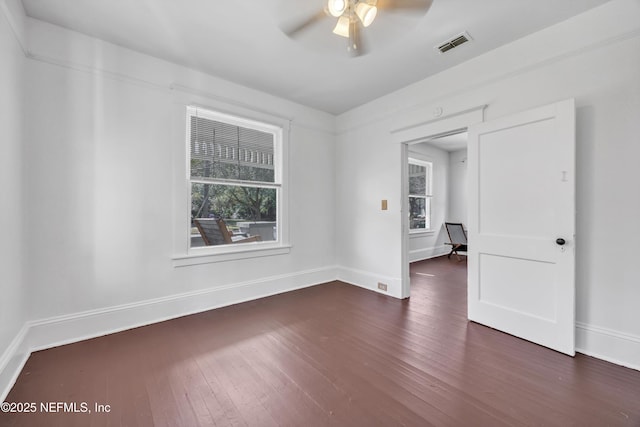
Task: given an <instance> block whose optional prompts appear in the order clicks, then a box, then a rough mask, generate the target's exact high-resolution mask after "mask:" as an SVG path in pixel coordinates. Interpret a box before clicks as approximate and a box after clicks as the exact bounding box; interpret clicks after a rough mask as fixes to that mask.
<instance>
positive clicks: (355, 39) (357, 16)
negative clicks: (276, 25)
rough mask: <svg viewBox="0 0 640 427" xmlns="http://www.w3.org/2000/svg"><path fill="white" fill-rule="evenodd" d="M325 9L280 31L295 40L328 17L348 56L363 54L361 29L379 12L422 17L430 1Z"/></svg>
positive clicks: (334, 4)
mask: <svg viewBox="0 0 640 427" xmlns="http://www.w3.org/2000/svg"><path fill="white" fill-rule="evenodd" d="M323 1H324V2H325V6H324V8H323V9H321V10H320V11H318V12H317V13H315V14H313V15H311V16H309V17H307V18H306V19H304V20H302V21H299V22H297V23H295V24H293V25H290V26H289V27H288V28H284V29H283V31H284V32H285V34H287V35H288V36H290V37H297V36H298V35H299V34H300V33H301V32H303V31H304V30H306V29H308V28H309V27H311V26H312V25H314V24H315V23H317V22H319V21H321V20H323V19H325V18H327V17H330V18H337V21H336V25H335V27H334V28H333V33H334V34H336V35H338V36H341V37H344V38H346V39H347V40H348V42H347V52H348V53H349V54H350V55H351V56H360V55H364V54H365V53H366V48H365V46H364V45H363V43H362V39H361V32H362V29H363V28H365V27H368V26H369V25H371V24H372V23H373V21H374V20H375V19H376V16H378V10H382V11H389V10H408V11H415V12H416V13H421V14H422V13H425V12H426V11H427V10H428V9H429V7H431V3H432V2H433V0H323Z"/></svg>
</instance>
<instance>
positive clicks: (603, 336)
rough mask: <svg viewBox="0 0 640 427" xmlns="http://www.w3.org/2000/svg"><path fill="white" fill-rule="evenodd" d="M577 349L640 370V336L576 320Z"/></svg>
mask: <svg viewBox="0 0 640 427" xmlns="http://www.w3.org/2000/svg"><path fill="white" fill-rule="evenodd" d="M576 351H577V352H578V353H582V354H585V355H587V356H592V357H595V358H596V359H602V360H605V361H607V362H611V363H614V364H616V365H620V366H624V367H626V368H631V369H635V370H637V371H640V362H638V361H640V336H638V335H633V334H629V333H625V332H619V331H615V330H613V329H608V328H603V327H600V326H595V325H589V324H586V323H583V322H576Z"/></svg>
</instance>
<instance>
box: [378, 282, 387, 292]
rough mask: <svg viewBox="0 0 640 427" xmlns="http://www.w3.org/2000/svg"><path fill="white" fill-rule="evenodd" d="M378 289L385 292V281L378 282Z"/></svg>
mask: <svg viewBox="0 0 640 427" xmlns="http://www.w3.org/2000/svg"><path fill="white" fill-rule="evenodd" d="M378 289H380V290H381V291H385V292H387V284H386V283H382V282H378Z"/></svg>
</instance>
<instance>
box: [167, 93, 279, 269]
mask: <svg viewBox="0 0 640 427" xmlns="http://www.w3.org/2000/svg"><path fill="white" fill-rule="evenodd" d="M180 110H181V111H182V113H181V114H180V116H181V119H182V121H183V125H182V126H181V128H182V129H184V131H183V133H182V138H181V140H182V141H183V142H182V144H184V145H182V144H181V145H182V146H183V147H184V149H182V150H181V151H182V153H183V155H181V156H180V157H182V158H183V159H184V162H182V165H183V166H182V167H180V168H177V169H183V172H184V173H180V174H179V176H180V179H179V181H180V182H179V183H178V182H177V181H176V183H177V186H178V188H179V189H180V191H179V193H180V194H177V198H176V199H177V201H178V203H177V204H178V205H179V206H177V208H176V207H174V212H175V213H176V216H177V218H176V221H175V224H176V227H178V228H177V230H176V231H175V232H174V236H175V237H174V239H175V240H174V241H175V243H176V244H175V245H174V247H175V254H174V255H173V257H172V259H173V262H174V267H182V266H188V265H195V264H204V263H212V262H221V261H230V260H236V259H246V258H256V257H262V256H270V255H280V254H286V253H289V252H290V248H291V245H290V243H289V232H288V230H289V224H288V164H287V163H288V139H289V129H290V122H289V120H285V119H282V118H278V117H274V116H270V115H266V114H263V113H258V112H251V111H232V112H227V111H224V110H223V109H221V108H215V107H209V106H200V105H194V104H187V105H183V106H182V108H180ZM236 110H238V109H236ZM192 116H196V117H204V118H207V119H212V120H216V121H220V122H224V123H227V124H230V125H233V126H240V127H245V128H249V129H255V130H258V131H261V132H267V133H270V134H273V135H274V159H273V164H274V182H273V183H264V182H255V183H252V182H251V181H243V180H225V179H220V180H219V181H218V182H213V181H215V180H212V181H207V182H204V181H202V180H198V179H195V180H194V179H192V178H191V117H192ZM193 183H206V184H220V185H245V186H247V185H248V186H256V187H268V188H276V197H277V199H276V232H277V239H276V240H275V241H265V242H252V243H242V244H237V245H233V244H227V245H216V246H202V247H191V196H192V193H191V191H192V184H193ZM180 201H182V202H180Z"/></svg>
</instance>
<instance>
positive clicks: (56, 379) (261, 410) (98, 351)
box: [0, 257, 640, 427]
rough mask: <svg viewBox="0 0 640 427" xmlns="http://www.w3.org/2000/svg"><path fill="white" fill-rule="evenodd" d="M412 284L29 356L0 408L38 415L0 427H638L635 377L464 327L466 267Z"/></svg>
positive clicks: (422, 269)
mask: <svg viewBox="0 0 640 427" xmlns="http://www.w3.org/2000/svg"><path fill="white" fill-rule="evenodd" d="M454 258H455V257H454ZM411 281H412V282H411V283H412V288H411V292H412V296H411V298H410V299H409V300H404V301H399V300H396V299H393V298H390V297H385V296H383V295H379V294H376V293H373V292H369V291H366V290H363V289H359V288H357V287H354V286H350V285H346V284H344V283H340V282H333V283H328V284H324V285H320V286H315V287H312V288H308V289H303V290H299V291H295V292H290V293H287V294H283V295H278V296H274V297H270V298H265V299H261V300H258V301H253V302H249V303H245V304H239V305H236V306H232V307H227V308H223V309H218V310H213V311H209V312H206V313H201V314H197V315H193V316H187V317H183V318H180V319H175V320H172V321H168V322H163V323H159V324H155V325H151V326H146V327H142V328H137V329H133V330H130V331H126V332H121V333H117V334H113V335H109V336H106V337H102V338H96V339H92V340H88V341H84V342H80V343H76V344H71V345H66V346H62V347H58V348H54V349H50V350H46V351H41V352H37V353H34V354H33V355H32V356H31V358H30V359H29V360H28V362H27V364H26V366H25V368H24V370H23V372H22V373H21V374H20V377H19V378H18V381H17V383H16V385H15V387H14V388H13V390H12V391H11V393H10V394H9V396H8V398H7V401H8V402H23V403H28V402H35V403H37V405H38V411H37V412H36V413H31V414H12V413H0V425H2V426H30V427H31V426H151V425H155V426H209V425H220V426H236V425H249V426H276V425H286V426H305V427H310V426H325V425H339V426H396V425H407V426H430V425H433V426H598V427H600V426H640V372H638V371H634V370H631V369H626V368H623V367H620V366H615V365H612V364H609V363H607V362H604V361H601V360H597V359H593V358H590V357H587V356H583V355H577V356H576V357H575V358H570V357H567V356H564V355H562V354H559V353H556V352H554V351H552V350H548V349H545V348H542V347H539V346H537V345H534V344H532V343H529V342H526V341H523V340H520V339H517V338H514V337H511V336H508V335H505V334H503V333H500V332H498V331H495V330H492V329H489V328H486V327H483V326H480V325H477V324H473V323H469V322H467V320H466V315H465V313H466V282H465V281H466V265H465V262H464V261H463V262H458V261H456V260H455V259H451V260H448V259H447V258H446V257H442V258H437V259H434V260H428V261H423V262H419V263H416V264H414V265H412V269H411ZM41 402H54V403H55V402H67V403H73V402H75V403H76V404H77V405H78V410H82V409H83V407H82V402H86V404H87V405H88V406H87V409H91V411H92V412H91V413H88V412H87V413H69V412H66V413H65V412H64V408H62V411H63V412H58V413H44V412H42V411H41V410H40V409H41V408H40V406H39V405H40V404H41ZM96 403H98V404H103V405H109V406H110V412H108V413H106V412H102V413H96V412H95V406H94V405H95V404H96ZM67 409H70V408H67Z"/></svg>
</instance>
